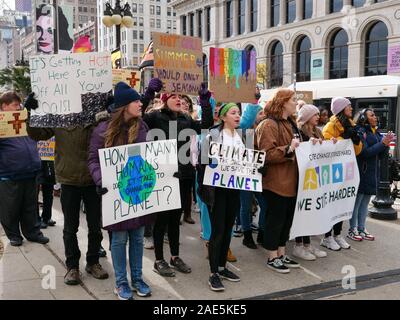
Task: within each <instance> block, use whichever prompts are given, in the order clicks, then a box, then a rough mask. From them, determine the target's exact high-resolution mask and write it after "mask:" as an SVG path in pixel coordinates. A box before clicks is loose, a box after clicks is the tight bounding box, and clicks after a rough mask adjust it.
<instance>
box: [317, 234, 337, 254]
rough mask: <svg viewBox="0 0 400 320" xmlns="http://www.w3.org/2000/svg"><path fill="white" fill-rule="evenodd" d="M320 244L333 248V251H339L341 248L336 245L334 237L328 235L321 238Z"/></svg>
mask: <svg viewBox="0 0 400 320" xmlns="http://www.w3.org/2000/svg"><path fill="white" fill-rule="evenodd" d="M321 246H323V247H325V248H328V249H329V250H333V251H339V250H340V249H341V248H340V246H339V245H338V243H337V242H336V241H335V239H334V238H333V237H332V236H330V237H327V238H323V239H322V240H321Z"/></svg>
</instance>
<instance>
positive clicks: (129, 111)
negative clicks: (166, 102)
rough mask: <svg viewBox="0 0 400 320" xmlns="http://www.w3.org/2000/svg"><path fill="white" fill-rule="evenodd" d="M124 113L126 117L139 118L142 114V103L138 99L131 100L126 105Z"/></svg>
mask: <svg viewBox="0 0 400 320" xmlns="http://www.w3.org/2000/svg"><path fill="white" fill-rule="evenodd" d="M125 115H126V118H127V119H132V118H139V117H140V116H141V115H142V103H141V102H140V100H136V101H132V102H131V103H130V104H128V105H127V106H126V109H125Z"/></svg>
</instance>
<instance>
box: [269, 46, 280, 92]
mask: <svg viewBox="0 0 400 320" xmlns="http://www.w3.org/2000/svg"><path fill="white" fill-rule="evenodd" d="M269 65H270V69H269V83H268V86H269V87H270V88H273V87H280V86H281V85H282V83H283V46H282V43H281V42H280V41H276V42H275V43H274V44H273V45H272V48H271V53H270V62H269Z"/></svg>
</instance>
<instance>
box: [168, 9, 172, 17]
mask: <svg viewBox="0 0 400 320" xmlns="http://www.w3.org/2000/svg"><path fill="white" fill-rule="evenodd" d="M171 11H172V9H171V8H169V7H168V8H167V16H168V17H170V16H171Z"/></svg>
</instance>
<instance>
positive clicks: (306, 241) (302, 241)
mask: <svg viewBox="0 0 400 320" xmlns="http://www.w3.org/2000/svg"><path fill="white" fill-rule="evenodd" d="M296 243H298V244H310V243H311V239H310V236H304V237H297V238H296Z"/></svg>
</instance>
